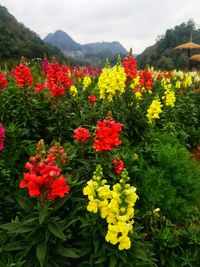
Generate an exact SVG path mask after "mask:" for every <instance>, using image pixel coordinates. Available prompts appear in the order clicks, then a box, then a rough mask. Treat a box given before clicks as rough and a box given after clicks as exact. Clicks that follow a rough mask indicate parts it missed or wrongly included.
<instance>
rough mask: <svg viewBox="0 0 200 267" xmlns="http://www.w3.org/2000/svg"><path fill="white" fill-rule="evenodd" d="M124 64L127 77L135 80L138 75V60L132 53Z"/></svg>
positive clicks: (125, 59)
mask: <svg viewBox="0 0 200 267" xmlns="http://www.w3.org/2000/svg"><path fill="white" fill-rule="evenodd" d="M122 66H123V68H124V70H125V73H126V77H127V79H129V80H133V79H134V78H135V77H136V76H137V60H136V59H135V58H134V57H133V56H132V55H128V56H127V57H125V58H124V60H123V62H122Z"/></svg>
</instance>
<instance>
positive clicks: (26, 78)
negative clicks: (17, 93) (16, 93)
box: [12, 64, 33, 87]
mask: <svg viewBox="0 0 200 267" xmlns="http://www.w3.org/2000/svg"><path fill="white" fill-rule="evenodd" d="M12 74H13V76H14V78H15V79H16V81H17V86H19V87H24V86H30V85H32V83H33V78H32V74H31V71H30V69H29V67H27V66H26V65H24V64H20V65H19V66H16V67H15V69H14V70H13V71H12Z"/></svg>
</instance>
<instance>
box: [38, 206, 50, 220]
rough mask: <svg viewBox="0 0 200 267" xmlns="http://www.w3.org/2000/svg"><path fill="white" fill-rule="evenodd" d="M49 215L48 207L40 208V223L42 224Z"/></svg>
mask: <svg viewBox="0 0 200 267" xmlns="http://www.w3.org/2000/svg"><path fill="white" fill-rule="evenodd" d="M47 215H48V212H47V209H45V208H44V209H42V208H41V209H40V210H39V223H40V224H42V223H43V222H44V220H45V219H46V217H47Z"/></svg>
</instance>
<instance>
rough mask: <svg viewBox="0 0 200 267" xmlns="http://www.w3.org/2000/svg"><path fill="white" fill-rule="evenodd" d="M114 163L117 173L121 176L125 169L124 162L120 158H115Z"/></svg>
mask: <svg viewBox="0 0 200 267" xmlns="http://www.w3.org/2000/svg"><path fill="white" fill-rule="evenodd" d="M112 163H113V165H114V170H115V172H116V173H117V174H121V173H122V171H123V169H124V162H123V161H122V160H121V159H119V158H115V159H113V160H112Z"/></svg>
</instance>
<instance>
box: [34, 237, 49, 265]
mask: <svg viewBox="0 0 200 267" xmlns="http://www.w3.org/2000/svg"><path fill="white" fill-rule="evenodd" d="M46 252H47V242H46V241H43V242H41V243H39V244H38V245H37V247H36V255H37V258H38V261H39V263H40V267H43V266H44V261H45V256H46Z"/></svg>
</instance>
